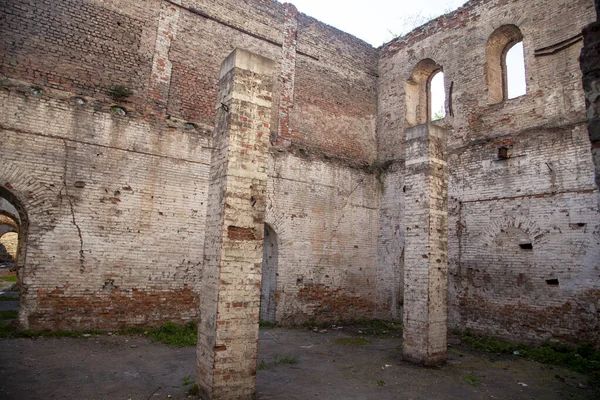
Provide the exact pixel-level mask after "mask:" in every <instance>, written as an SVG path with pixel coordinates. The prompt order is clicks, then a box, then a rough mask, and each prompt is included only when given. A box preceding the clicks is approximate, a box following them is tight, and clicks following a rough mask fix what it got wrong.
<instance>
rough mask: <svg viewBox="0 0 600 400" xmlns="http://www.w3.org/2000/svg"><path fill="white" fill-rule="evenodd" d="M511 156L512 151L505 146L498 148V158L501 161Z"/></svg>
mask: <svg viewBox="0 0 600 400" xmlns="http://www.w3.org/2000/svg"><path fill="white" fill-rule="evenodd" d="M510 156H512V150H511V149H509V148H508V147H506V146H502V147H500V148H498V158H499V159H501V160H508V159H509V158H510Z"/></svg>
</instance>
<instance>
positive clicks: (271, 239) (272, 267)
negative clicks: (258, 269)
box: [259, 224, 279, 323]
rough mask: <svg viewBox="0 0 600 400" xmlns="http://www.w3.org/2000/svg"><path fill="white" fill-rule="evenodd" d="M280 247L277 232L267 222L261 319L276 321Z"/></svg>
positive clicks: (261, 293) (261, 292)
mask: <svg viewBox="0 0 600 400" xmlns="http://www.w3.org/2000/svg"><path fill="white" fill-rule="evenodd" d="M278 258H279V247H278V241H277V234H276V233H275V231H274V230H273V228H271V227H270V226H269V225H268V224H265V240H264V247H263V261H262V284H261V290H260V317H259V318H260V320H261V321H266V322H271V323H275V310H276V306H277V304H276V302H277V299H276V297H275V293H276V291H277V261H278Z"/></svg>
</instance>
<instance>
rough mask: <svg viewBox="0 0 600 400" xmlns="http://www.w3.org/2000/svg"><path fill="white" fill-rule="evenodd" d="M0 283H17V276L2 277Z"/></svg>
mask: <svg viewBox="0 0 600 400" xmlns="http://www.w3.org/2000/svg"><path fill="white" fill-rule="evenodd" d="M0 281H4V282H16V281H17V276H16V275H11V276H0Z"/></svg>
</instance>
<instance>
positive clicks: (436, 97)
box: [429, 71, 446, 121]
mask: <svg viewBox="0 0 600 400" xmlns="http://www.w3.org/2000/svg"><path fill="white" fill-rule="evenodd" d="M429 94H430V97H431V117H430V118H431V121H437V120H438V119H442V118H444V117H445V116H446V107H445V106H446V93H445V91H444V73H443V72H442V71H438V72H434V75H433V77H432V78H431V82H430V83H429Z"/></svg>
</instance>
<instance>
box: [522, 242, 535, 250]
mask: <svg viewBox="0 0 600 400" xmlns="http://www.w3.org/2000/svg"><path fill="white" fill-rule="evenodd" d="M519 247H520V248H522V249H523V250H533V243H521V244H519Z"/></svg>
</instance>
